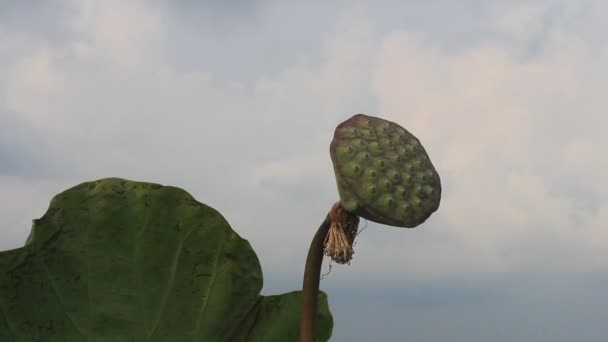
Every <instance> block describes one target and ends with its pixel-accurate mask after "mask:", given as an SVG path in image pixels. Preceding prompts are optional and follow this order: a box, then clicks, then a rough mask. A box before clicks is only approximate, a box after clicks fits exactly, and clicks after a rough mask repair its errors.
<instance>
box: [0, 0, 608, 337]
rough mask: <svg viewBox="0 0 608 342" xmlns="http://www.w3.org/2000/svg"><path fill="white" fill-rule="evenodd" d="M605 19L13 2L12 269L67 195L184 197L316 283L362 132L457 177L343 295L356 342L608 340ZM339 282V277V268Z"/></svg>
mask: <svg viewBox="0 0 608 342" xmlns="http://www.w3.org/2000/svg"><path fill="white" fill-rule="evenodd" d="M607 11H608V3H607V2H605V1H601V0H597V1H584V0H581V1H576V2H575V1H565V0H564V1H559V0H555V1H542V0H539V1H495V0H488V1H480V0H478V1H472V0H463V1H458V2H456V1H396V0H395V1H389V0H387V1H374V2H371V1H368V2H366V1H333V2H321V1H309V2H301V1H300V2H296V1H278V0H276V1H270V0H260V1H251V0H239V1H230V2H228V1H226V2H224V1H218V0H209V1H180V2H169V1H163V0H149V1H135V0H134V1H128V2H125V1H118V0H106V1H77V0H71V1H67V0H62V1H35V2H22V1H16V0H8V1H2V2H0V42H1V43H0V202H1V203H2V205H0V217H1V218H2V219H0V250H5V249H11V248H17V247H20V246H22V245H23V243H24V241H25V239H26V237H27V235H28V234H29V230H30V228H31V220H32V219H34V218H39V217H41V216H42V215H43V214H44V212H45V211H46V209H47V207H48V204H49V201H50V199H51V198H52V197H53V196H54V195H55V194H57V193H59V192H61V191H63V190H65V189H67V188H69V187H71V186H73V185H76V184H79V183H81V182H85V181H90V180H95V179H99V178H105V177H122V178H127V179H132V180H137V181H147V182H155V183H161V184H165V185H173V186H178V187H181V188H183V189H185V190H187V191H188V192H190V193H191V194H192V195H193V196H194V197H195V198H196V199H197V200H199V201H201V202H204V203H206V204H208V205H210V206H212V207H214V208H216V209H217V210H219V211H220V212H221V213H222V214H223V215H224V216H225V217H226V219H227V220H228V221H229V222H230V224H231V226H232V227H233V229H234V230H236V231H237V232H238V233H239V235H241V236H242V237H244V238H245V239H247V240H248V241H249V242H250V243H251V245H252V246H253V248H254V249H255V250H256V252H257V254H258V256H259V258H260V262H261V264H262V267H263V270H264V276H265V285H264V290H263V293H264V294H272V293H278V292H286V291H291V290H295V289H299V288H300V286H301V278H302V271H303V266H304V259H305V255H306V252H307V248H308V245H309V243H310V240H311V239H312V236H313V235H314V232H315V230H316V229H317V227H318V225H319V224H320V222H321V221H322V220H323V218H324V217H325V215H326V213H327V211H328V210H329V208H330V207H331V205H332V204H333V203H334V202H335V201H337V200H338V193H337V188H336V184H335V178H334V174H333V167H332V164H331V160H330V157H329V143H330V141H331V139H332V137H333V130H334V128H335V126H336V125H337V124H339V123H340V122H342V121H344V120H346V119H348V118H349V117H350V116H352V115H354V114H357V113H365V114H368V115H373V116H379V117H382V118H385V119H387V120H391V121H395V122H397V123H399V124H400V125H401V126H403V127H404V128H406V129H407V130H409V131H410V132H412V133H413V134H414V135H416V136H417V137H418V138H419V139H420V140H421V142H422V144H423V145H424V146H425V148H426V150H427V152H428V154H429V156H430V158H431V160H432V162H433V164H434V165H435V167H436V169H437V171H438V172H439V174H440V177H441V180H442V186H443V192H442V200H441V206H440V208H439V210H438V211H437V212H436V213H434V214H433V216H431V218H429V219H428V220H427V221H426V222H425V223H424V224H423V225H421V226H419V227H418V228H415V229H400V228H395V227H389V226H383V225H379V224H376V223H373V222H367V223H366V222H362V226H364V225H365V226H366V228H365V229H364V230H363V231H362V233H361V234H360V235H359V236H358V238H357V243H356V246H355V255H354V259H353V260H352V262H351V264H350V265H349V266H342V265H333V266H332V269H331V273H330V274H329V275H328V276H326V277H325V278H324V279H323V280H322V281H321V289H322V290H324V291H325V292H327V293H328V294H329V303H330V308H331V310H332V313H333V314H334V321H335V326H334V333H333V337H332V341H338V342H340V341H372V340H382V341H403V340H408V341H424V342H435V341H438V342H440V341H447V340H449V341H452V342H460V341H497V342H502V341H504V342H506V341H516V340H517V341H538V342H544V341H573V340H576V341H581V342H592V341H604V340H605V317H606V313H607V311H608V309H606V308H607V307H608V298H607V297H606V296H605V284H606V282H607V281H608V230H607V229H606V227H608V178H607V177H606V176H605V170H606V169H608V159H607V158H605V157H602V152H601V151H602V150H606V149H607V148H608V135H607V134H606V133H605V128H606V127H608V115H606V110H607V109H608V98H607V97H606V94H608V37H607V36H606V35H605V32H608V22H607V21H606V20H604V18H603V16H605V13H607ZM327 271H328V260H327V259H326V260H325V263H324V272H327Z"/></svg>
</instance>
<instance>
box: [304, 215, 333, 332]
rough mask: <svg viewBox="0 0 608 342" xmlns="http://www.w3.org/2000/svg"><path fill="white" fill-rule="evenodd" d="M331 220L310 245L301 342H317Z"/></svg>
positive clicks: (305, 269) (322, 224)
mask: <svg viewBox="0 0 608 342" xmlns="http://www.w3.org/2000/svg"><path fill="white" fill-rule="evenodd" d="M330 225H331V219H330V216H329V214H328V215H327V216H326V217H325V220H324V221H323V223H321V226H319V229H318V230H317V233H316V234H315V236H314V237H313V239H312V242H311V243H310V248H309V249H308V256H307V257H306V265H305V267H304V284H303V285H302V317H301V320H300V342H316V333H317V306H318V302H319V281H320V277H321V265H322V264H323V243H324V241H325V237H326V236H327V232H328V231H329V226H330Z"/></svg>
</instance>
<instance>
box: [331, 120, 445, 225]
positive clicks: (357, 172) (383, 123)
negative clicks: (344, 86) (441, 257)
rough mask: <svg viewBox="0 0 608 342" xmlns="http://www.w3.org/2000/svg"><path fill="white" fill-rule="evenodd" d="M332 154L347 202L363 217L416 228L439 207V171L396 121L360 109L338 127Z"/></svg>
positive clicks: (340, 191)
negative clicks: (365, 113) (374, 115)
mask: <svg viewBox="0 0 608 342" xmlns="http://www.w3.org/2000/svg"><path fill="white" fill-rule="evenodd" d="M330 154H331V159H332V162H333V165H334V172H335V174H336V182H337V184H338V192H339V194H340V201H341V203H342V206H343V207H344V209H346V210H348V211H349V212H351V213H353V214H355V215H357V216H359V217H363V218H365V219H368V220H371V221H374V222H377V223H381V224H387V225H391V226H397V227H407V228H412V227H415V226H417V225H419V224H421V223H422V222H424V221H425V220H426V219H427V218H428V217H429V216H431V214H432V213H433V212H435V211H436V210H437V209H438V208H439V202H440V200H441V181H440V179H439V174H437V171H436V170H435V167H434V166H433V164H432V163H431V160H430V158H429V156H428V155H427V153H426V151H425V149H424V147H422V144H420V141H419V140H418V138H416V137H415V136H414V135H412V134H411V133H410V132H408V131H407V130H405V129H404V128H403V127H401V126H399V125H398V124H396V123H394V122H391V121H387V120H384V119H380V118H376V117H372V116H367V115H364V114H357V115H355V116H353V117H351V118H350V119H348V120H346V121H344V122H342V123H341V124H339V125H338V127H336V130H335V132H334V139H333V140H332V142H331V145H330Z"/></svg>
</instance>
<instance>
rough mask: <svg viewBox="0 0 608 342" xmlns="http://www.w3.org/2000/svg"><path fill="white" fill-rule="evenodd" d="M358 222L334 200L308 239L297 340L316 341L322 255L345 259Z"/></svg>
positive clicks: (348, 254)
mask: <svg viewBox="0 0 608 342" xmlns="http://www.w3.org/2000/svg"><path fill="white" fill-rule="evenodd" d="M358 225H359V218H358V217H357V216H355V215H353V214H351V213H349V212H348V211H346V210H345V209H344V208H343V207H342V205H341V204H340V202H336V203H335V204H334V205H333V206H332V208H331V210H330V211H329V213H328V214H327V216H326V217H325V220H324V221H323V222H322V223H321V225H320V226H319V229H318V230H317V232H316V233H315V236H314V237H313V239H312V242H311V243H310V248H309V249H308V256H307V257H306V265H305V267H304V282H303V285H302V316H301V320H300V342H316V333H317V330H316V329H317V304H318V300H319V281H320V278H321V266H322V265H323V255H328V256H330V257H331V258H332V259H333V260H334V261H336V262H339V263H347V262H349V261H350V260H351V258H352V255H353V249H352V244H353V241H354V239H355V235H356V234H357V227H358Z"/></svg>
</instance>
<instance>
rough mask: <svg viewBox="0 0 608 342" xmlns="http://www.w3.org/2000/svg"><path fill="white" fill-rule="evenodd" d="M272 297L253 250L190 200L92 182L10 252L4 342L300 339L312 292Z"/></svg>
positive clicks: (53, 208)
mask: <svg viewBox="0 0 608 342" xmlns="http://www.w3.org/2000/svg"><path fill="white" fill-rule="evenodd" d="M261 288H262V271H261V268H260V264H259V261H258V258H257V256H256V255H255V253H254V251H253V250H252V249H251V246H250V245H249V243H248V242H247V241H246V240H244V239H242V238H241V237H239V236H238V235H237V234H236V233H235V232H234V231H233V230H232V229H231V228H230V226H229V225H228V223H227V222H226V220H225V219H224V218H223V217H222V216H221V215H220V214H219V213H218V212H217V211H216V210H214V209H212V208H210V207H208V206H206V205H204V204H202V203H200V202H197V201H196V200H195V199H194V198H193V197H192V196H191V195H190V194H188V193H187V192H185V191H183V190H181V189H179V188H175V187H170V186H161V185H158V184H151V183H140V182H133V181H127V180H124V179H118V178H107V179H102V180H98V181H95V182H87V183H83V184H80V185H78V186H76V187H73V188H71V189H69V190H67V191H65V192H63V193H61V194H59V195H57V196H55V197H54V198H53V200H52V201H51V204H50V207H49V209H48V211H47V212H46V213H45V214H44V216H43V217H42V218H40V219H38V220H34V225H33V228H32V232H31V234H30V237H29V238H28V240H27V242H26V245H25V246H24V247H22V248H19V249H15V250H10V251H5V252H0V341H3V342H5V341H6V342H17V341H19V342H21V341H44V342H53V341H70V342H71V341H87V342H102V341H103V342H106V341H108V342H109V341H112V342H118V341H125V342H126V341H129V342H139V341H150V342H151V341H167V342H182V341H184V342H186V341H197V342H198V341H205V342H210V341H211V342H212V341H244V342H250V341H264V342H270V341H280V342H285V341H297V339H298V335H299V317H300V301H301V292H300V291H297V292H291V293H287V294H282V295H278V296H261V295H260V290H261ZM319 301H320V303H319V306H320V314H319V320H320V321H319V331H318V336H320V339H321V340H328V339H329V337H330V335H331V330H332V317H331V314H330V313H329V308H328V304H327V297H326V295H325V294H321V296H320V297H319Z"/></svg>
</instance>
